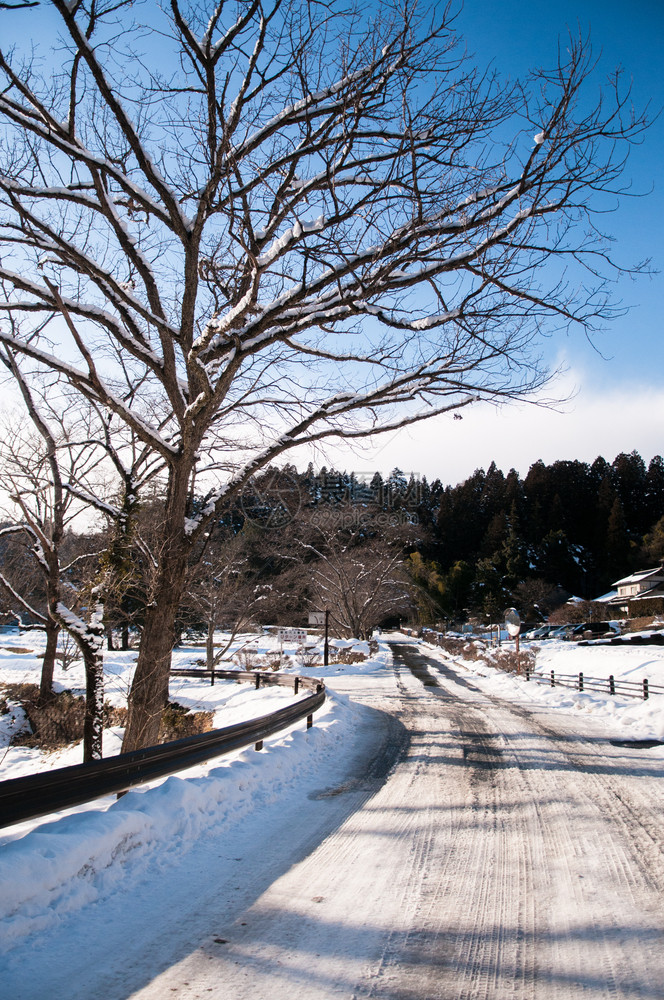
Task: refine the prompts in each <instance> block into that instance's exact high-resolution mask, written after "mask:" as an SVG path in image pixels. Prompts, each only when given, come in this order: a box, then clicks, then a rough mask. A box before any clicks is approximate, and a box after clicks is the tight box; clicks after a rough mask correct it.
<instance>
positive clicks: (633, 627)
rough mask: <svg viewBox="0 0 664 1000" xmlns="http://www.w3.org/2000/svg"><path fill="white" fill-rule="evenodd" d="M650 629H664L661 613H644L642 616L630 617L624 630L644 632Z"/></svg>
mask: <svg viewBox="0 0 664 1000" xmlns="http://www.w3.org/2000/svg"><path fill="white" fill-rule="evenodd" d="M651 629H655V630H659V629H664V621H662V616H661V615H644V617H642V618H631V619H630V620H629V621H628V622H627V625H626V626H625V629H624V631H625V632H645V631H648V630H651Z"/></svg>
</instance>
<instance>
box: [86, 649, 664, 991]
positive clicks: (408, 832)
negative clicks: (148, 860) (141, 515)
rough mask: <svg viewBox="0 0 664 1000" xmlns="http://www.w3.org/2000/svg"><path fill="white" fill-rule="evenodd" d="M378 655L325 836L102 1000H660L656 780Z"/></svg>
mask: <svg viewBox="0 0 664 1000" xmlns="http://www.w3.org/2000/svg"><path fill="white" fill-rule="evenodd" d="M392 648H393V651H394V657H395V660H394V662H395V669H394V676H393V677H392V678H390V680H389V684H385V685H384V686H383V687H382V688H378V689H376V688H373V689H372V690H371V693H366V692H368V689H367V688H366V687H365V688H363V689H362V690H363V691H364V692H365V693H364V694H362V695H361V697H362V698H363V699H364V700H367V701H368V702H369V703H370V704H371V705H372V707H373V708H375V709H378V710H379V712H380V716H379V715H378V714H377V715H376V718H377V719H378V718H381V719H383V720H387V721H384V723H383V727H384V731H383V736H382V743H381V746H382V754H381V755H379V756H378V757H377V758H376V760H375V761H374V762H373V764H371V765H367V767H366V769H365V770H362V769H359V770H356V772H355V773H354V774H351V775H346V776H344V779H343V780H342V781H341V783H340V784H339V786H338V787H336V788H330V789H320V790H318V791H317V792H316V793H314V794H313V795H312V798H313V799H316V800H317V801H318V802H320V803H327V806H326V808H329V809H330V813H329V822H328V825H327V827H326V828H325V830H324V831H322V828H321V832H320V836H317V837H312V839H311V843H310V844H309V845H308V846H307V844H306V843H305V841H303V840H301V839H300V840H298V836H299V834H297V832H296V828H294V827H293V842H294V844H298V845H299V846H298V848H297V852H296V854H297V856H294V858H293V860H292V862H291V864H290V865H282V867H281V869H280V871H279V872H274V873H273V875H270V877H269V878H265V877H264V878H263V881H262V882H261V881H260V878H259V875H258V874H257V873H256V871H254V873H253V874H251V872H247V868H246V864H245V866H244V867H243V873H242V874H240V872H238V880H240V879H241V878H242V877H243V876H244V875H246V876H247V877H248V878H249V880H250V881H251V880H252V879H253V886H252V891H251V893H249V894H247V895H246V896H245V897H244V902H243V903H238V902H237V901H236V902H235V903H232V902H231V901H230V899H229V898H227V897H223V898H222V897H220V898H219V899H217V900H216V901H215V898H214V894H213V893H212V891H211V892H210V894H208V896H207V897H206V898H205V900H200V906H199V908H198V916H197V918H196V919H194V917H193V916H191V915H190V919H189V922H188V931H187V932H188V934H189V937H190V944H189V945H188V946H187V947H186V948H184V949H183V948H181V947H179V948H174V958H173V961H172V963H171V964H170V965H169V967H168V968H164V967H163V962H162V965H161V967H160V971H157V972H156V973H155V975H154V976H152V977H151V978H150V981H148V982H146V981H145V979H143V980H142V981H140V985H139V980H137V979H136V978H134V979H132V977H131V972H130V971H129V972H126V973H125V981H126V983H127V985H126V987H124V988H123V987H122V986H121V979H120V978H118V976H117V975H115V976H111V977H110V978H109V979H108V980H107V982H106V983H105V984H104V983H98V984H97V985H98V986H102V985H103V986H104V996H105V997H110V998H115V997H119V996H123V997H128V996H131V997H133V998H136V1000H139V998H140V1000H164V998H168V997H173V998H176V1000H193V998H203V997H212V998H219V1000H221V998H224V1000H245V998H246V1000H286V998H289V1000H292V998H303V1000H330V998H333V997H335V998H337V997H341V998H347V1000H359V998H365V997H376V998H378V997H379V998H381V1000H382V998H384V1000H484V998H486V1000H503V998H522V1000H577V998H581V997H583V998H584V1000H588V998H592V1000H594V998H600V997H601V998H606V1000H609V998H610V1000H619V998H630V1000H631V998H639V1000H652V998H663V997H664V949H663V947H662V945H663V944H664V826H663V824H662V787H663V786H662V777H663V776H662V773H661V769H660V766H659V765H658V764H657V762H655V761H654V760H653V758H652V756H650V757H649V756H648V751H647V750H638V749H634V748H624V747H623V748H619V747H615V746H613V745H611V743H610V742H609V740H608V739H607V737H606V735H605V734H604V732H603V731H601V730H600V729H598V728H593V724H592V721H591V720H583V719H580V718H577V717H574V718H572V717H571V716H565V715H564V714H562V713H557V714H555V715H554V714H553V713H550V712H547V710H546V709H538V708H535V709H533V710H528V711H526V710H524V709H523V708H521V707H515V706H512V705H510V704H508V703H506V702H504V701H502V700H500V699H496V698H493V697H489V696H488V695H486V694H483V693H482V692H481V691H479V690H478V689H477V687H476V686H475V685H474V684H473V683H472V679H469V676H468V675H467V674H465V672H464V671H463V669H462V668H459V667H452V666H450V665H447V664H445V663H443V662H442V660H441V659H440V658H439V657H438V656H437V655H436V656H434V655H428V654H427V653H426V652H424V651H422V650H421V649H418V647H417V646H416V645H414V644H412V643H407V642H394V643H393V647H392ZM347 683H348V685H349V688H348V690H349V692H350V691H351V685H352V679H349V680H348V682H347ZM335 687H337V688H340V687H341V683H340V684H335ZM355 696H359V695H355ZM395 720H396V721H395ZM381 760H382V761H383V762H385V761H387V765H385V766H383V765H381ZM388 765H389V766H388ZM335 810H337V811H336V812H335ZM271 836H272V831H266V844H265V845H256V849H257V853H260V851H261V849H262V848H264V847H265V846H266V845H269V844H270V842H271ZM305 840H306V838H305ZM238 891H239V887H238ZM203 903H204V904H205V906H204V907H203ZM203 909H204V912H203ZM137 960H138V959H137ZM123 989H124V991H123ZM100 995H101V994H100Z"/></svg>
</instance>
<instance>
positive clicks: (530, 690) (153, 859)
mask: <svg viewBox="0 0 664 1000" xmlns="http://www.w3.org/2000/svg"><path fill="white" fill-rule="evenodd" d="M38 644H39V636H38V634H37V633H30V634H29V633H26V634H22V635H20V636H1V637H0V684H2V682H5V683H7V682H14V683H16V682H25V681H32V682H35V681H36V680H37V679H38V673H39V660H38V654H39V651H40V650H39V645H38ZM241 645H243V647H244V651H245V653H246V652H249V655H250V657H251V656H252V655H256V656H258V657H260V656H266V657H268V656H270V657H274V655H275V651H277V649H278V647H277V644H276V640H275V639H273V638H271V637H262V638H259V637H255V638H254V639H251V637H243V639H242V640H241ZM356 648H359V649H362V650H364V651H366V652H368V648H367V646H366V644H364V645H362V646H360V647H356ZM531 648H533V649H535V648H536V647H535V646H534V645H533V646H532V647H531ZM17 650H29V652H25V651H24V652H18V651H17ZM427 651H428V652H429V653H430V654H431V655H432V656H434V657H440V658H441V659H443V658H444V654H443V653H442V652H441V651H440V650H437V649H436V648H435V647H430V646H428V644H427ZM285 654H286V655H285V657H284V664H283V666H284V669H286V670H289V671H291V672H294V673H295V672H298V673H309V674H312V675H313V676H324V677H325V681H326V685H327V690H328V699H327V701H326V703H325V705H324V707H323V708H322V709H321V710H320V711H319V712H318V713H317V714H316V716H315V720H314V727H313V728H312V729H311V730H308V731H307V730H306V729H305V728H304V725H303V724H302V725H298V726H295V727H293V729H292V730H290V731H286V732H285V733H281V734H278V735H277V736H275V737H273V738H271V739H270V740H268V741H266V743H265V750H264V751H263V752H261V753H256V752H255V751H254V750H253V749H248V750H244V751H241V752H236V753H234V754H232V755H228V756H226V757H223V758H218V759H217V760H213V761H210V762H208V763H207V764H205V765H201V766H198V767H195V768H191V769H189V770H187V771H185V772H180V773H179V774H178V775H173V776H170V777H168V778H166V779H162V780H160V781H157V782H154V783H153V784H151V785H149V786H143V787H141V788H140V789H136V790H133V791H131V792H129V793H128V794H127V795H125V796H124V797H123V798H122V799H120V800H116V799H115V798H114V797H108V798H106V799H100V800H97V801H95V802H92V803H89V804H88V805H86V806H84V807H78V808H76V809H71V810H67V811H63V812H62V813H60V814H57V815H53V816H50V817H45V818H44V817H42V818H41V819H39V820H33V821H29V822H25V823H22V824H17V825H15V826H13V827H9V828H7V829H4V830H0V954H2V955H4V958H1V959H0V981H2V976H3V975H5V974H6V975H7V976H9V979H8V980H7V981H8V982H12V983H15V982H17V981H18V977H19V976H20V968H21V963H24V962H26V961H28V960H29V955H30V953H31V951H30V950H31V948H33V947H34V945H35V943H36V942H37V941H39V947H40V948H41V949H42V952H43V950H44V949H46V950H48V948H49V941H50V940H51V938H52V940H53V941H54V942H57V941H58V940H59V938H58V934H61V933H62V930H63V928H69V931H70V932H71V934H72V935H76V934H79V933H82V930H83V928H84V927H85V914H86V912H87V911H88V910H89V908H90V907H94V908H97V907H99V906H106V905H107V904H108V903H109V901H112V900H113V899H114V898H115V899H117V898H118V897H121V895H122V894H123V893H126V892H127V891H128V888H129V887H130V886H132V885H134V884H135V883H136V882H137V881H140V880H141V879H145V878H151V877H154V875H155V872H158V869H159V866H160V865H161V866H163V865H172V864H174V863H177V861H178V860H179V859H181V858H182V857H183V856H184V855H186V854H187V852H189V851H191V850H193V849H194V848H195V847H196V844H197V842H198V841H200V839H201V838H204V837H205V836H206V833H207V832H208V831H211V830H215V831H217V832H218V831H219V830H220V829H224V830H225V831H227V832H228V839H229V840H230V841H233V842H241V843H242V844H256V845H259V844H261V843H263V842H264V840H265V836H266V833H265V822H266V815H268V816H269V814H270V812H269V810H270V809H271V808H273V809H275V810H277V811H278V812H279V813H281V814H284V813H286V812H287V811H288V810H293V812H294V813H296V812H297V810H298V808H299V806H298V803H300V802H301V801H302V800H303V798H304V797H306V796H307V795H312V794H313V790H315V789H320V788H325V787H331V786H334V785H335V783H336V782H338V778H339V774H340V773H341V774H343V773H344V762H345V761H346V760H350V759H351V758H353V759H357V757H358V754H360V753H361V750H362V746H363V744H364V743H366V744H367V745H369V743H370V741H371V734H370V730H371V727H372V726H373V725H375V722H376V720H375V713H374V714H373V715H372V710H371V709H370V708H368V707H367V706H366V703H367V697H366V695H367V692H368V691H369V692H370V691H371V689H372V688H376V689H378V688H380V686H381V684H385V683H386V678H387V677H388V676H391V673H392V667H391V653H390V649H389V646H388V644H387V642H385V641H383V640H381V642H380V646H379V652H378V654H376V655H374V656H372V657H370V658H368V659H366V660H365V661H363V662H361V663H355V664H351V665H345V666H341V665H337V664H332V665H330V666H329V667H328V668H327V669H325V670H324V669H323V668H322V666H315V667H307V668H303V666H302V664H301V663H298V662H297V658H296V656H295V650H294V649H288V648H287V649H286V650H285ZM202 655H203V652H202V650H196V649H180V650H178V651H177V652H176V655H175V663H174V665H175V666H192V665H195V662H196V660H200V658H201V656H202ZM135 657H136V653H135V652H129V653H109V654H107V660H106V673H107V690H106V697H107V698H108V699H109V700H110V701H112V702H113V703H114V704H121V703H122V702H123V700H126V694H127V691H128V688H129V684H130V680H131V672H132V668H133V664H134V662H135ZM238 665H241V666H242V667H243V668H246V667H248V666H250V665H251V664H246V663H243V664H240V663H239V662H238ZM462 665H463V667H464V669H465V670H466V671H468V674H469V676H470V677H472V680H473V683H475V684H477V686H478V687H480V688H481V689H482V690H483V691H485V692H486V693H488V694H491V695H496V696H498V697H500V698H503V699H505V700H508V701H511V702H519V703H521V704H524V705H528V704H531V705H534V704H542V703H545V704H546V705H547V706H548V707H549V708H556V709H558V710H559V711H560V712H563V713H567V714H568V715H572V716H574V715H582V714H590V715H594V716H596V717H597V718H601V719H602V720H603V722H604V724H605V726H608V733H609V736H613V737H615V738H616V739H638V740H641V739H648V738H656V739H664V696H659V695H653V696H652V697H651V698H650V699H649V700H648V701H646V702H644V701H640V700H637V699H627V698H624V697H613V698H611V697H608V696H605V695H600V694H597V693H592V692H584V693H579V692H576V691H573V690H570V689H563V688H555V689H551V688H549V687H547V686H545V685H540V684H535V683H534V682H532V681H531V682H529V683H527V682H526V681H525V680H524V679H523V678H520V677H515V676H513V675H508V674H505V673H504V672H502V671H500V670H497V669H495V668H493V667H491V666H489V665H488V664H486V663H483V662H476V663H467V662H465V661H464V662H463V663H462ZM255 666H256V667H258V666H260V664H259V663H257V662H256V663H255ZM537 667H538V670H540V671H543V672H548V671H549V670H550V669H552V668H553V669H555V670H556V671H557V672H560V673H570V674H572V673H578V671H579V670H582V671H583V672H584V674H585V675H586V676H596V677H608V675H609V674H613V675H614V676H615V677H616V679H620V678H626V679H630V680H639V681H641V680H642V679H643V678H644V677H647V678H648V680H649V681H650V683H652V684H662V685H664V648H662V647H657V646H642V647H633V646H632V647H624V648H623V647H606V646H603V647H602V646H595V647H592V646H591V647H577V646H576V645H573V644H569V643H563V642H551V643H542V644H541V646H539V647H538V660H537ZM56 684H57V686H58V687H60V688H71V689H73V690H75V691H76V690H77V689H80V688H82V686H83V677H82V673H81V671H80V669H79V668H78V667H77V666H76V665H73V666H72V667H70V668H69V670H68V671H67V672H63V671H62V669H58V671H57V673H56ZM354 690H357V691H358V692H359V691H362V692H363V696H364V702H365V704H364V705H360V704H359V703H358V702H356V701H354V699H353V697H352V695H353V691H354ZM171 697H172V698H173V699H175V700H177V701H179V702H180V703H182V704H184V705H187V706H190V707H192V708H201V709H206V710H210V709H213V710H214V712H215V719H214V722H215V725H217V726H223V725H227V724H230V723H233V722H236V721H240V720H242V719H246V718H249V717H252V716H257V715H262V714H265V713H266V712H268V711H270V710H271V708H272V707H276V706H277V704H283V703H284V701H287V700H291V699H292V698H293V697H294V695H293V693H292V692H291V691H289V690H288V689H284V688H262V689H260V690H259V691H256V690H255V689H254V688H253V686H251V685H242V684H237V683H235V682H230V681H227V682H220V681H217V683H216V684H215V685H214V687H211V686H210V685H209V682H206V681H205V680H202V679H196V680H193V679H182V678H173V681H172V685H171ZM21 723H22V718H21V715H20V713H19V712H18V711H17V710H13V711H11V712H10V713H8V714H7V715H5V716H3V717H0V779H5V778H9V777H14V776H18V775H20V774H25V773H29V772H30V771H36V770H40V769H44V768H47V767H59V766H64V765H66V764H71V763H76V762H78V761H79V760H80V759H81V750H80V747H72V748H68V749H67V750H64V751H60V752H58V753H55V754H50V755H45V754H41V753H40V752H39V751H37V750H28V749H25V748H20V747H9V746H8V742H9V738H10V736H11V733H12V732H14V731H15V730H16V729H17V727H19V726H20V725H21ZM118 748H119V733H118V732H112V733H109V734H108V739H107V740H106V742H105V752H106V753H107V754H108V753H112V752H117V750H118ZM651 753H653V754H655V755H658V756H659V757H660V758H661V760H662V762H663V764H664V747H663V748H655V749H654V750H653V751H651ZM266 810H267V813H266ZM255 817H257V818H256V819H255ZM233 860H234V859H232V858H230V857H229V858H225V859H224V858H220V862H219V863H220V865H223V864H228V865H230V864H232V862H233ZM235 860H237V859H235ZM155 891H156V890H155ZM161 903H162V904H163V906H165V907H167V906H168V905H169V901H168V900H167V899H164V900H162V901H161ZM53 947H54V948H55V947H59V945H58V944H57V943H54V945H53ZM3 965H4V970H5V971H4V972H3ZM44 987H45V984H44V983H43V982H42V983H39V982H36V981H35V982H33V983H32V985H31V987H30V989H33V990H34V992H30V990H27V991H26V992H25V993H23V994H21V995H22V996H25V997H26V998H27V997H33V996H34V997H37V996H41V995H43V989H44Z"/></svg>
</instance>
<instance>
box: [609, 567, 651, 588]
mask: <svg viewBox="0 0 664 1000" xmlns="http://www.w3.org/2000/svg"><path fill="white" fill-rule="evenodd" d="M651 576H654V577H657V576H661V578H662V579H663V580H664V566H655V568H654V569H637V571H636V572H635V573H631V574H630V576H624V577H623V578H622V580H616V582H615V583H614V584H612V586H613V587H621V586H624V584H626V583H640V582H641V581H642V580H647V579H648V577H651Z"/></svg>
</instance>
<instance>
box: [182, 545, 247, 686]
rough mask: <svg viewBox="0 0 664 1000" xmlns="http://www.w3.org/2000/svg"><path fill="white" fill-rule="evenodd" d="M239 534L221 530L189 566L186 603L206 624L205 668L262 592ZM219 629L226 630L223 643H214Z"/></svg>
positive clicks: (216, 660)
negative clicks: (226, 535)
mask: <svg viewBox="0 0 664 1000" xmlns="http://www.w3.org/2000/svg"><path fill="white" fill-rule="evenodd" d="M248 555H249V553H248V550H247V546H246V544H245V539H244V538H243V536H242V535H234V536H232V537H230V538H224V537H223V533H222V532H220V531H218V530H217V531H216V532H213V534H212V535H211V537H210V538H209V539H208V540H207V544H206V545H205V550H204V553H203V556H202V558H200V559H199V560H198V561H197V562H196V563H194V565H193V566H192V567H191V572H190V575H189V578H188V582H187V597H186V605H187V607H188V608H190V609H191V610H192V611H193V612H194V613H195V614H196V615H197V617H199V619H200V620H201V621H202V622H204V623H205V626H206V652H205V661H206V668H207V669H208V670H212V668H213V667H215V666H216V665H217V664H218V663H219V661H220V660H221V659H223V657H224V656H225V655H226V653H227V652H228V650H229V649H230V648H231V646H232V644H233V641H234V639H235V637H236V635H237V634H238V632H240V631H241V630H242V629H244V628H246V626H247V625H248V624H249V622H250V621H251V620H252V616H253V613H254V612H255V611H256V609H257V608H258V607H259V606H260V603H261V601H262V599H263V597H264V596H265V590H266V588H265V586H264V584H262V583H261V580H260V570H256V569H255V568H252V567H251V566H250V565H249V558H248ZM218 629H223V630H224V632H226V633H227V636H226V639H225V641H224V642H223V644H222V645H221V646H219V647H217V648H215V645H214V634H215V631H216V630H218Z"/></svg>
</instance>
